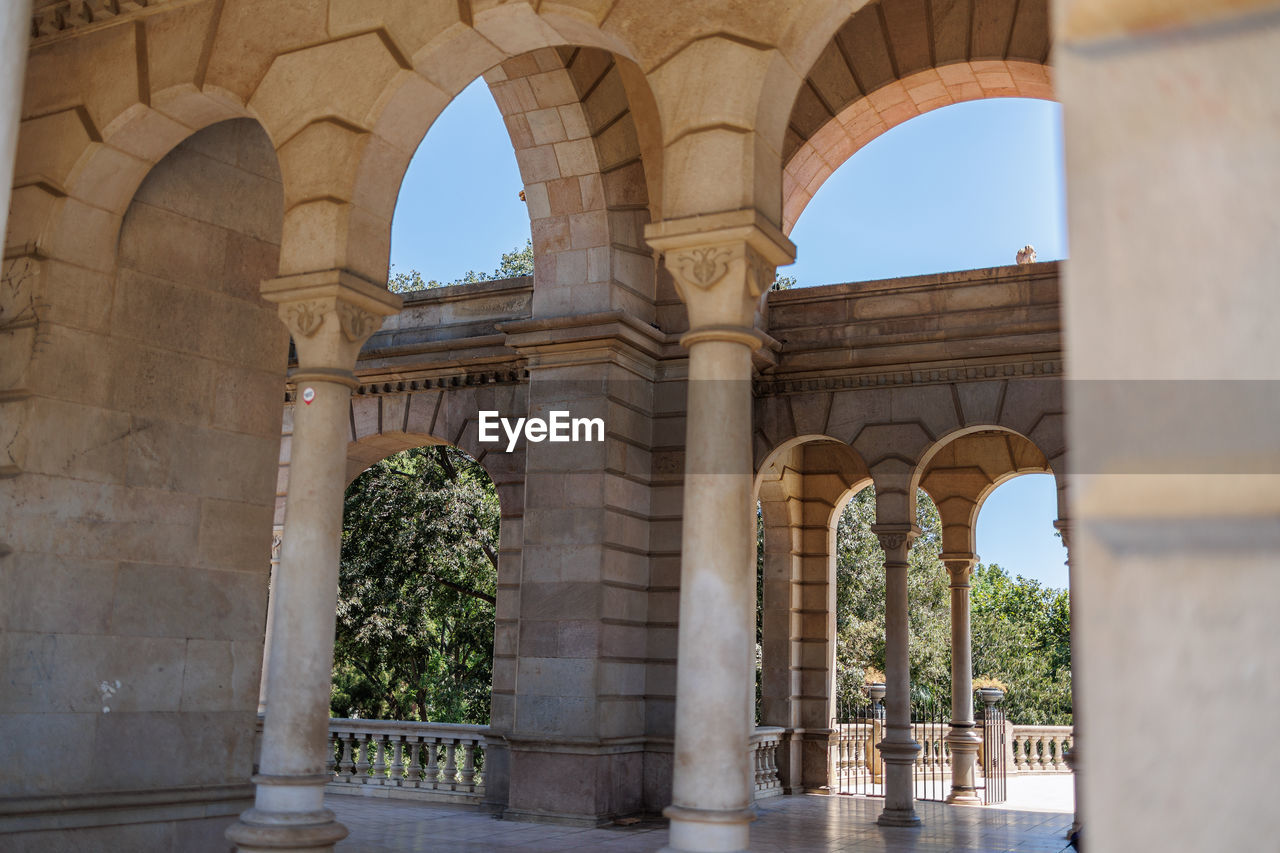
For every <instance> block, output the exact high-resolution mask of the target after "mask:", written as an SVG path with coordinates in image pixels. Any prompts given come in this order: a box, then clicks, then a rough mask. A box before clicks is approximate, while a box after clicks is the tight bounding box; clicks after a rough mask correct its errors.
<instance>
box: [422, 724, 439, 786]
mask: <svg viewBox="0 0 1280 853" xmlns="http://www.w3.org/2000/svg"><path fill="white" fill-rule="evenodd" d="M424 746H426V748H427V776H426V780H425V781H424V782H423V784H422V787H424V788H431V789H432V790H436V789H438V788H439V787H440V767H439V765H438V764H436V749H437V747H438V746H439V743H438V742H437V740H436V738H433V737H431V738H427V741H426V743H425V744H424Z"/></svg>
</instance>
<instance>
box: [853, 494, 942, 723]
mask: <svg viewBox="0 0 1280 853" xmlns="http://www.w3.org/2000/svg"><path fill="white" fill-rule="evenodd" d="M875 511H876V496H875V489H874V488H872V487H867V488H865V489H863V490H862V491H860V492H858V494H856V495H854V496H853V498H852V499H850V501H849V503H848V505H847V506H846V507H845V509H844V512H843V513H842V514H841V517H840V521H839V523H838V525H837V527H836V672H837V696H840V697H848V696H851V695H852V694H853V693H854V692H856V691H858V690H860V689H861V686H862V684H863V679H864V676H865V672H866V670H867V668H869V667H870V668H874V669H878V670H880V671H881V672H883V671H884V664H885V660H884V580H885V578H884V551H883V550H881V548H880V541H879V540H878V539H877V538H876V535H875V534H874V533H872V532H871V525H872V524H873V523H874V522H875ZM916 525H917V526H918V527H919V528H920V531H921V533H920V536H918V537H917V538H916V540H915V542H914V543H913V545H912V547H911V552H910V554H909V556H908V566H907V600H908V608H909V619H910V632H911V633H910V646H909V649H910V661H911V683H912V687H913V692H914V693H915V694H916V695H917V696H920V697H922V698H923V697H924V696H932V697H933V698H943V697H945V696H947V695H949V693H950V689H951V651H950V637H951V633H950V632H951V622H950V611H949V607H950V593H949V591H948V590H949V582H948V578H947V570H946V567H945V566H944V565H943V564H942V560H941V559H940V558H939V556H938V555H939V554H940V553H941V551H942V522H941V520H940V519H939V517H938V510H937V508H936V507H935V506H934V505H933V501H932V500H930V499H929V496H928V495H927V494H925V493H924V492H917V494H916Z"/></svg>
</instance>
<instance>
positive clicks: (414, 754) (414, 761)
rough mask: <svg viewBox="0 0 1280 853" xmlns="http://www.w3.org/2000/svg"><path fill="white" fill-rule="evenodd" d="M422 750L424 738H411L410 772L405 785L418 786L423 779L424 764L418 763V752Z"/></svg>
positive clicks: (409, 786)
mask: <svg viewBox="0 0 1280 853" xmlns="http://www.w3.org/2000/svg"><path fill="white" fill-rule="evenodd" d="M421 751H422V738H420V737H416V736H415V737H412V738H410V740H409V774H408V777H407V779H408V781H407V783H406V785H405V787H408V788H417V787H418V783H419V782H420V781H421V779H422V765H421V764H419V763H418V754H419V753H420V752H421Z"/></svg>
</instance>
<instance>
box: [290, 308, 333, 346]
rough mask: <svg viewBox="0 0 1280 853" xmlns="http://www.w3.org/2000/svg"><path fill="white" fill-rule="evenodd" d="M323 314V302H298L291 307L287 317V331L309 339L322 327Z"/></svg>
mask: <svg viewBox="0 0 1280 853" xmlns="http://www.w3.org/2000/svg"><path fill="white" fill-rule="evenodd" d="M324 314H325V306H324V303H323V302H299V303H297V304H296V305H291V306H290V307H289V311H288V315H287V319H288V322H289V331H291V332H293V333H294V335H301V336H302V337H304V338H309V337H311V336H312V335H314V334H315V333H316V332H318V331H320V327H321V326H322V325H324Z"/></svg>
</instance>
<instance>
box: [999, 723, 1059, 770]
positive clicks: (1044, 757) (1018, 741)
mask: <svg viewBox="0 0 1280 853" xmlns="http://www.w3.org/2000/svg"><path fill="white" fill-rule="evenodd" d="M1011 740H1012V743H1013V755H1012V762H1011V766H1010V767H1009V772H1011V773H1070V772H1071V769H1070V768H1069V767H1067V762H1066V750H1067V749H1069V748H1070V747H1071V746H1072V744H1073V743H1074V742H1075V738H1074V737H1073V736H1072V730H1071V726H1014V727H1013V735H1012V737H1011Z"/></svg>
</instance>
